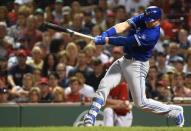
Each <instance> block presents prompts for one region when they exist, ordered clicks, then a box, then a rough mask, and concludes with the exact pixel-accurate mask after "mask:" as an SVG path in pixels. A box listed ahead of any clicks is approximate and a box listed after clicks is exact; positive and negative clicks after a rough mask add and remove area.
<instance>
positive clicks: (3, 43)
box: [0, 22, 12, 57]
mask: <svg viewBox="0 0 191 131" xmlns="http://www.w3.org/2000/svg"><path fill="white" fill-rule="evenodd" d="M0 30H1V31H0V57H7V56H8V55H9V53H10V51H11V48H12V45H11V44H10V43H9V42H7V39H11V37H9V36H7V24H6V23H5V22H0Z"/></svg>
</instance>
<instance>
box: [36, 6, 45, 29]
mask: <svg viewBox="0 0 191 131" xmlns="http://www.w3.org/2000/svg"><path fill="white" fill-rule="evenodd" d="M34 15H35V16H36V21H37V27H39V26H40V25H41V24H42V23H43V22H44V11H43V10H42V9H41V8H37V9H36V10H35V12H34Z"/></svg>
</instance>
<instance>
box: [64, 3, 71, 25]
mask: <svg viewBox="0 0 191 131" xmlns="http://www.w3.org/2000/svg"><path fill="white" fill-rule="evenodd" d="M70 14H71V8H70V6H64V7H62V15H63V16H64V19H63V21H62V25H63V26H68V23H69V22H70V21H71V15H70Z"/></svg>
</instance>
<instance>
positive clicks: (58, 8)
mask: <svg viewBox="0 0 191 131" xmlns="http://www.w3.org/2000/svg"><path fill="white" fill-rule="evenodd" d="M62 4H63V0H56V2H55V5H54V11H53V12H52V14H53V16H54V21H55V22H56V23H57V24H60V23H61V22H62V21H63V19H64V17H63V15H62Z"/></svg>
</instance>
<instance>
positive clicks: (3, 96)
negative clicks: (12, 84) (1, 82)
mask: <svg viewBox="0 0 191 131" xmlns="http://www.w3.org/2000/svg"><path fill="white" fill-rule="evenodd" d="M8 97H9V93H8V90H7V88H4V87H1V88H0V103H8V102H9V100H8Z"/></svg>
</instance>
